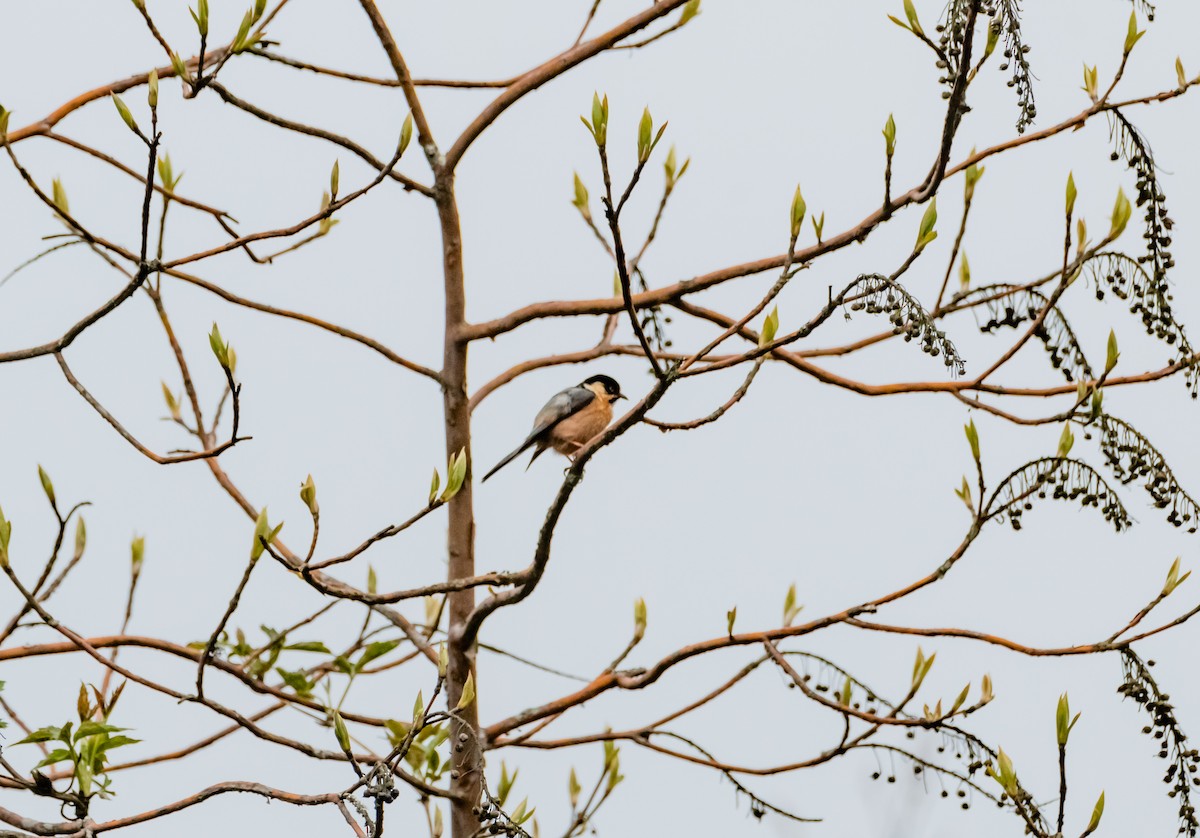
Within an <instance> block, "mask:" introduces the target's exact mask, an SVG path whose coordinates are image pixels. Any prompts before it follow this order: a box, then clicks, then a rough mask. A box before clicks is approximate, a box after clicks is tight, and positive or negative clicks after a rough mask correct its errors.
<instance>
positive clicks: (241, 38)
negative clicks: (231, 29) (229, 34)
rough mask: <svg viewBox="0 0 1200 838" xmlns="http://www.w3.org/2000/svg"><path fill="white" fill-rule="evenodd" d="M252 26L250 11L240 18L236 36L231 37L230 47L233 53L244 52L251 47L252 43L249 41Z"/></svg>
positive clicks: (252, 17) (252, 19)
mask: <svg viewBox="0 0 1200 838" xmlns="http://www.w3.org/2000/svg"><path fill="white" fill-rule="evenodd" d="M253 25H254V12H253V11H252V10H251V11H247V12H246V14H245V15H243V16H242V22H241V24H240V25H239V26H238V31H237V34H236V35H234V36H233V43H232V47H233V51H234V53H240V52H244V51H245V50H247V49H249V48H250V46H251V45H252V41H250V40H249V37H250V27H251V26H253Z"/></svg>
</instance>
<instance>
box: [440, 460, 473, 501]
mask: <svg viewBox="0 0 1200 838" xmlns="http://www.w3.org/2000/svg"><path fill="white" fill-rule="evenodd" d="M466 478H467V449H466V448H461V449H459V451H458V453H457V454H451V455H450V462H449V464H448V465H447V466H446V490H445V491H444V492H442V503H446V502H448V501H450V500H451V499H452V498H453V497H454V496H455V495H457V494H458V493H459V491H460V490H461V489H462V487H463V482H464V481H465V480H466Z"/></svg>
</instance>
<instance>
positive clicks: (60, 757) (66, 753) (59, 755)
mask: <svg viewBox="0 0 1200 838" xmlns="http://www.w3.org/2000/svg"><path fill="white" fill-rule="evenodd" d="M22 741H25V740H22ZM15 744H17V745H20V744H21V743H20V742H17V743H15ZM74 758H75V754H74V753H72V752H71V751H70V750H68V749H66V748H55V749H54V750H53V751H51V752H50V753H48V754H46V757H45V758H44V759H42V760H41V761H40V762H38V764H37V765H35V766H34V768H43V767H45V766H47V765H54V764H55V763H56V762H65V761H67V760H73V759H74Z"/></svg>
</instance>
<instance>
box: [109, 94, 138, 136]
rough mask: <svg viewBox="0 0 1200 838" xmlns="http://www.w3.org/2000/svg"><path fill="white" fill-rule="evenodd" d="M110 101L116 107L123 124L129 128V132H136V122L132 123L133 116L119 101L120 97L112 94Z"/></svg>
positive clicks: (123, 103)
mask: <svg viewBox="0 0 1200 838" xmlns="http://www.w3.org/2000/svg"><path fill="white" fill-rule="evenodd" d="M112 101H113V104H114V105H116V107H117V113H118V114H120V115H121V119H123V120H124V121H125V124H126V125H127V126H129V130H130V131H134V132H136V131H137V130H138V126H137V122H135V121H134V119H133V114H131V113H130V112H129V107H128V106H127V105H126V104H125V102H123V101H122V100H121V97H120V96H118V95H117V94H115V93H114V94H112Z"/></svg>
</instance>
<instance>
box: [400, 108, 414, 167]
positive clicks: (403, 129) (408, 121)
mask: <svg viewBox="0 0 1200 838" xmlns="http://www.w3.org/2000/svg"><path fill="white" fill-rule="evenodd" d="M412 133H413V118H412V114H411V113H410V114H409V115H408V116H406V117H404V124H403V125H401V126H400V156H401V157H403V156H404V152H405V151H406V150H407V149H408V144H409V143H410V142H412Z"/></svg>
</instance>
